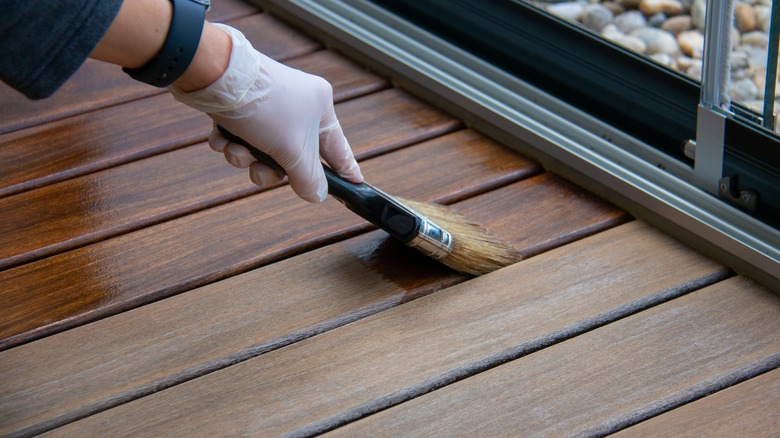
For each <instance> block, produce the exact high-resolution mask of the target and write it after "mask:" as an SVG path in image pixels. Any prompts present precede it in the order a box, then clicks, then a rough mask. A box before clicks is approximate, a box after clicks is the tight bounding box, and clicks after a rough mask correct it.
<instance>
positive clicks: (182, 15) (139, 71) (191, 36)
mask: <svg viewBox="0 0 780 438" xmlns="http://www.w3.org/2000/svg"><path fill="white" fill-rule="evenodd" d="M171 3H172V4H173V18H171V27H170V29H169V30H168V37H167V38H166V39H165V44H163V47H162V49H161V50H160V53H158V54H157V55H156V56H155V57H154V58H153V59H152V60H151V61H149V62H148V63H146V65H144V66H143V67H139V68H127V67H125V68H123V69H122V70H123V71H124V72H125V73H127V74H129V75H130V77H131V78H133V79H135V80H137V81H141V82H145V83H147V84H149V85H154V86H155V87H167V86H168V85H170V84H172V83H174V82H175V81H176V79H179V77H181V75H182V74H184V71H185V70H187V67H189V65H190V63H191V62H192V58H194V57H195V52H196V51H197V50H198V43H200V36H201V33H202V32H203V22H204V21H205V19H206V11H207V10H209V8H211V1H210V0H171Z"/></svg>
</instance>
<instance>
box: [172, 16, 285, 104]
mask: <svg viewBox="0 0 780 438" xmlns="http://www.w3.org/2000/svg"><path fill="white" fill-rule="evenodd" d="M214 25H215V26H217V27H219V28H220V29H221V30H222V31H224V32H225V33H227V34H228V35H230V38H231V40H232V43H233V44H232V45H233V47H232V49H231V52H230V63H229V64H228V68H227V69H226V70H225V73H223V74H222V76H221V77H220V78H219V79H217V80H216V81H215V82H214V83H213V84H211V85H209V86H208V87H206V88H203V89H201V90H197V91H193V92H190V93H186V92H184V91H182V90H180V89H178V88H177V87H176V86H174V85H171V86H169V87H168V90H169V91H170V92H171V94H172V95H173V97H174V99H176V100H178V101H179V102H182V103H184V104H185V105H188V106H190V107H192V108H195V109H196V110H198V111H202V112H204V113H208V114H213V113H222V112H226V111H231V110H234V109H236V108H239V107H241V106H243V105H244V104H245V103H246V102H249V101H253V100H257V99H258V98H262V96H258V94H259V93H260V94H262V93H263V92H264V91H263V90H262V89H263V88H265V89H267V88H268V87H258V84H263V83H265V84H268V83H269V81H270V77H269V74H268V72H267V70H266V69H265V68H264V67H263V61H264V60H265V59H270V58H267V57H266V56H265V55H263V54H261V53H259V52H258V51H256V50H255V49H254V48H253V47H252V44H251V43H250V42H249V41H248V40H247V39H246V37H244V34H242V33H241V32H240V31H238V30H237V29H235V28H233V27H230V26H227V25H224V24H219V23H215V24H214ZM264 58H265V59H264ZM262 76H266V78H267V79H266V80H264V79H263V78H262ZM253 88H254V89H253ZM250 90H252V93H251V94H252V98H251V99H246V97H247V94H248V93H249V91H250Z"/></svg>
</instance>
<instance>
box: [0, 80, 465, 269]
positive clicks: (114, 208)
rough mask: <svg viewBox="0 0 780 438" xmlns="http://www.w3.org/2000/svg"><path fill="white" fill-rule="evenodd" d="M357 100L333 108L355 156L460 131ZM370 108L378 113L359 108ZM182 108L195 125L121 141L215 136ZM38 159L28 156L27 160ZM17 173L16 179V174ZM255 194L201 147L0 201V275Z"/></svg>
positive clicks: (432, 116) (378, 101)
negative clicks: (195, 134)
mask: <svg viewBox="0 0 780 438" xmlns="http://www.w3.org/2000/svg"><path fill="white" fill-rule="evenodd" d="M362 99H366V100H367V102H358V101H354V102H347V103H344V104H339V105H337V109H336V111H337V112H338V113H339V114H341V115H342V117H341V122H342V123H343V125H344V129H345V132H346V133H347V135H349V137H350V139H351V140H352V147H353V150H354V152H355V154H356V156H357V157H358V159H363V158H364V157H367V156H373V155H377V154H378V153H379V152H381V151H386V150H388V149H392V148H398V147H401V146H404V142H405V141H406V142H409V143H414V142H417V141H419V140H420V139H424V138H431V137H434V136H436V135H439V134H441V133H442V132H445V131H446V130H447V129H452V128H454V127H456V126H457V124H458V122H456V121H454V120H453V119H450V118H449V117H446V116H445V115H444V114H442V113H441V112H439V111H436V110H433V109H432V108H431V107H429V106H427V105H423V104H421V103H420V102H419V101H416V100H414V99H411V98H409V96H408V95H406V94H403V93H401V92H399V91H397V90H388V91H387V92H383V93H377V94H374V95H372V96H367V97H364V98H362ZM172 105H174V106H172V107H171V108H169V109H171V110H172V113H167V112H165V113H163V114H169V115H170V114H176V113H177V111H176V109H179V108H177V107H176V106H175V104H172ZM372 105H373V106H374V107H375V108H376V110H374V111H371V112H369V113H365V112H364V111H363V108H365V107H367V106H372ZM184 110H185V111H181V112H180V113H182V114H192V119H191V120H192V122H193V123H192V125H187V124H184V123H181V124H180V123H177V122H176V120H173V121H171V122H168V121H166V120H165V119H164V118H163V117H162V116H163V114H160V115H161V117H160V118H159V119H157V120H156V121H157V122H158V123H160V124H161V125H157V126H159V128H157V126H155V128H157V129H153V128H152V125H151V123H152V120H147V122H148V123H149V124H148V125H147V127H146V129H142V128H141V125H139V124H134V125H133V126H128V125H127V124H126V125H125V128H124V129H126V130H127V132H128V133H130V132H134V133H135V132H137V133H139V134H140V138H138V137H129V138H128V137H126V138H125V140H126V141H127V142H129V143H132V144H133V145H134V146H136V147H137V148H140V149H142V150H145V151H147V152H148V151H151V150H159V149H163V148H166V147H167V145H168V143H167V142H165V143H163V144H162V145H160V144H159V143H158V142H159V141H160V139H158V138H157V134H158V133H160V134H161V135H166V134H167V135H168V136H170V137H168V138H170V139H171V141H175V139H177V138H181V137H183V135H182V134H180V133H179V132H180V131H178V130H177V131H172V130H170V129H168V128H170V127H171V125H176V127H177V128H178V129H185V128H190V129H189V130H188V132H190V133H192V132H198V133H199V134H205V133H206V132H208V131H209V130H210V129H211V124H210V123H209V122H208V121H206V120H203V119H204V117H205V116H202V115H200V114H198V113H196V112H191V111H187V110H186V108H184ZM146 119H147V117H144V120H146ZM139 122H140V121H139ZM372 122H373V123H372ZM115 123H116V120H115V119H114V118H111V119H109V120H108V121H107V122H106V125H105V126H106V128H107V129H106V131H105V136H99V137H98V138H97V139H96V140H93V141H89V139H86V138H85V139H84V141H83V142H74V141H73V138H72V137H70V136H68V137H67V138H66V139H62V138H61V139H60V141H63V142H64V144H65V145H68V144H73V143H78V144H79V146H80V147H83V148H85V149H87V150H99V143H100V140H103V139H108V138H113V137H114V136H116V135H117V134H119V135H121V132H120V133H117V132H116V131H117V130H116V129H110V128H109V127H110V126H113V125H114V124H115ZM387 123H392V124H393V125H394V129H393V130H392V131H376V129H375V128H376V127H382V126H384V125H385V124H387ZM95 124H96V123H95V122H92V123H87V124H84V127H83V129H82V132H83V134H84V135H85V136H87V135H95V132H94V131H93V130H89V129H88V127H89V126H94V125H95ZM196 124H197V126H195V125H196ZM69 132H73V130H72V129H71V130H70V131H69ZM353 134H354V135H353ZM199 137H200V136H199ZM27 138H29V139H31V140H37V139H38V138H39V137H35V136H32V137H27ZM53 150H58V149H57V148H55V149H53ZM35 158H36V157H32V156H30V157H29V161H33V160H34V159H35ZM92 162H93V163H94V161H92ZM19 172H20V173H22V169H21V168H19ZM253 188H254V186H253V185H251V184H250V183H249V178H248V177H247V175H246V171H245V170H240V169H235V168H232V167H231V166H229V165H228V164H227V163H225V162H224V158H223V157H222V156H221V155H219V154H216V153H214V152H213V151H211V149H210V148H209V147H208V146H207V145H205V144H201V145H196V146H193V147H188V148H184V149H182V150H177V151H174V152H170V153H166V154H161V155H156V156H153V157H150V158H147V159H145V160H141V161H136V162H132V163H129V164H127V165H123V166H118V167H114V168H109V169H107V170H104V171H102V172H96V173H91V174H88V175H85V176H81V177H77V178H73V179H70V180H67V181H62V182H60V183H57V184H53V185H49V186H45V187H42V188H40V189H36V190H30V191H27V192H23V193H19V194H17V195H15V196H10V197H6V198H2V199H0V211H2V212H3V218H4V220H3V222H2V223H0V269H5V268H8V267H12V266H17V265H19V264H21V263H26V262H29V261H32V260H36V259H39V258H42V257H46V256H49V255H52V254H56V253H60V252H63V251H66V250H68V249H73V248H77V247H79V246H83V245H85V244H88V243H92V242H96V241H99V240H102V239H105V238H107V237H110V236H113V235H117V234H119V233H123V232H127V231H129V230H133V229H138V228H141V227H143V226H147V225H150V224H154V223H157V222H161V221H163V220H168V219H171V218H173V217H177V216H180V215H182V214H185V213H188V212H192V211H196V210H199V209H203V208H208V207H211V206H215V205H217V204H219V203H223V202H226V201H227V200H230V199H235V198H237V197H239V196H244V195H246V194H249V193H251V192H252V191H255V190H253Z"/></svg>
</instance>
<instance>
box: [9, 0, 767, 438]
mask: <svg viewBox="0 0 780 438" xmlns="http://www.w3.org/2000/svg"><path fill="white" fill-rule="evenodd" d="M215 3H216V4H215V7H214V8H213V10H212V11H211V12H210V13H209V14H210V15H209V19H210V20H212V21H226V22H228V23H230V24H232V25H234V26H236V27H238V28H239V29H241V30H242V31H244V32H245V33H246V34H247V36H248V37H249V38H250V40H252V42H253V44H254V45H255V47H256V48H258V49H259V50H261V51H263V52H265V53H267V54H268V55H269V56H272V57H274V58H276V59H279V60H282V61H284V62H286V63H288V64H290V65H292V66H295V67H297V68H301V69H303V70H306V71H309V72H312V73H315V74H319V75H322V76H324V77H326V78H327V79H328V80H330V81H331V82H332V84H333V85H334V88H335V96H336V100H337V106H336V112H337V114H338V115H339V118H340V120H341V122H342V125H343V126H344V129H345V132H346V134H347V136H348V138H349V140H350V143H351V145H352V146H353V149H354V150H355V152H356V155H357V156H358V158H359V160H360V161H361V165H362V168H363V173H364V174H365V175H366V178H367V179H368V180H369V181H370V182H371V183H373V184H374V185H376V186H378V187H381V188H383V189H384V190H386V191H388V192H390V193H392V194H394V195H398V196H404V197H407V198H412V199H416V200H421V201H429V202H439V203H445V204H451V205H453V208H455V209H456V210H457V211H459V212H462V213H463V214H465V215H466V216H468V217H469V218H471V219H474V220H475V221H477V222H479V223H481V224H483V225H484V226H485V227H486V228H488V229H489V230H491V231H492V232H494V233H495V234H497V235H499V236H500V237H501V238H503V239H505V240H506V241H508V242H511V243H512V244H513V245H514V246H515V247H516V248H517V249H518V250H519V251H521V252H522V253H523V255H524V256H525V257H526V259H525V260H524V261H522V262H520V263H518V264H516V265H514V266H510V267H508V268H506V269H503V270H500V271H497V272H495V273H493V274H489V275H486V276H483V277H479V278H469V277H467V276H463V275H460V274H457V273H454V272H452V271H449V270H448V269H446V268H444V267H442V266H441V265H439V264H437V263H436V262H433V261H431V260H429V259H427V258H425V257H422V256H420V255H418V254H417V253H416V252H414V251H413V250H410V249H408V248H406V247H403V246H402V245H400V244H397V243H396V242H394V241H391V240H388V238H387V237H386V235H385V234H384V233H383V232H381V231H377V230H374V229H372V228H371V227H370V226H368V224H366V223H365V222H363V221H362V220H361V219H360V218H358V217H357V216H355V215H353V214H352V213H350V212H349V211H347V210H346V209H345V208H343V207H342V206H341V205H340V204H339V203H337V202H335V201H333V200H328V201H326V202H325V203H323V204H321V205H310V204H307V203H305V202H303V201H301V200H299V199H298V198H296V197H295V195H294V194H293V192H292V191H291V190H290V189H289V188H288V187H276V188H273V189H269V190H260V189H258V188H257V187H255V186H253V185H251V184H250V183H249V181H248V178H247V176H246V173H245V171H241V170H238V169H235V168H233V167H231V166H229V165H228V164H227V163H225V161H224V159H223V158H222V157H220V156H219V155H218V154H216V153H214V152H212V151H211V150H210V149H209V147H208V146H207V144H206V143H205V141H206V136H207V134H208V132H209V130H210V128H211V125H210V121H209V119H208V118H207V117H206V116H204V115H202V114H199V113H197V112H195V111H192V110H190V109H189V108H186V107H184V106H183V105H179V104H177V103H175V102H174V101H173V99H172V98H171V97H170V96H169V95H168V94H167V93H164V92H162V90H156V89H152V88H149V87H146V86H144V85H141V84H138V83H135V82H133V81H132V80H130V79H129V78H127V77H125V76H124V75H123V74H122V73H121V71H119V69H116V68H108V67H106V66H103V65H100V64H99V63H95V62H88V63H87V64H86V65H85V66H84V68H82V69H81V70H80V72H79V73H78V74H77V75H76V77H74V78H73V79H72V80H71V81H70V82H69V83H68V84H67V85H66V87H65V88H64V89H63V90H61V91H60V92H58V94H57V95H56V96H55V97H53V98H51V99H49V100H46V101H41V102H29V101H26V100H24V98H22V97H21V95H19V94H16V93H15V92H13V91H11V90H9V89H7V88H2V89H1V90H0V95H2V106H1V107H0V160H1V161H2V163H3V166H2V170H1V171H0V212H2V213H0V214H2V220H1V221H0V230H1V232H0V296H1V297H2V317H0V318H1V319H0V350H2V351H0V435H2V436H28V435H36V434H40V433H44V432H46V435H50V436H74V437H85V436H95V437H98V436H101V437H102V436H155V437H156V436H269V435H270V436H274V435H283V434H289V435H315V434H320V433H326V434H328V435H332V436H377V435H379V436H432V435H439V436H452V435H461V436H533V435H539V436H563V435H603V434H610V433H617V435H618V436H621V437H622V436H680V435H696V434H705V435H706V434H711V435H715V436H778V434H780V410H778V406H780V371H779V370H778V367H780V336H779V335H778V333H780V296H778V295H776V294H774V293H772V292H770V291H768V290H766V289H764V288H762V287H760V286H759V285H757V284H756V283H754V282H753V281H751V280H750V279H747V278H744V277H742V276H739V275H736V274H735V273H733V272H732V271H731V270H730V269H729V268H728V267H726V266H723V265H722V264H720V263H718V262H715V261H713V260H711V259H709V258H707V257H704V256H702V255H700V254H698V253H697V252H695V251H693V250H692V249H690V248H688V247H686V246H684V245H682V244H680V243H679V242H677V241H675V240H674V239H672V238H670V237H668V236H666V235H665V234H664V233H662V232H660V231H658V230H656V229H654V228H652V227H651V226H649V225H648V224H646V223H643V222H642V221H639V220H635V219H633V218H632V217H630V216H629V215H628V214H626V213H625V212H623V211H621V210H619V209H617V208H615V207H613V206H611V205H609V204H608V203H605V202H603V201H602V200H600V199H598V198H596V197H594V196H593V195H591V194H589V193H587V192H584V191H583V190H581V189H579V188H577V187H575V186H573V185H571V184H570V183H567V182H566V181H565V180H564V179H562V178H561V177H558V176H554V175H551V174H549V173H546V172H545V171H544V169H542V168H541V167H540V166H539V165H538V164H536V163H534V162H531V161H529V160H527V159H525V158H523V157H521V156H519V155H518V154H517V153H515V152H513V151H511V150H509V149H507V148H505V147H503V146H501V145H499V144H497V143H495V142H493V141H491V140H489V139H488V138H486V137H484V136H482V135H481V134H479V133H477V132H474V131H472V130H470V129H467V128H466V127H465V126H464V125H463V124H462V123H461V122H460V121H459V120H456V119H454V118H452V117H450V116H448V115H447V114H446V113H445V112H443V111H441V110H439V109H436V108H433V107H431V106H430V105H428V104H426V103H424V102H422V101H420V100H419V99H417V98H415V97H413V96H411V95H410V94H408V93H406V92H404V91H403V90H400V89H397V88H394V87H393V86H392V85H391V84H390V83H389V82H388V81H387V80H385V79H383V78H381V77H379V76H377V75H375V74H373V73H371V72H369V71H367V70H366V69H364V68H362V67H361V66H359V65H356V64H355V63H353V62H351V61H349V60H348V59H346V58H344V57H342V56H340V55H339V54H337V53H333V52H332V51H329V50H326V49H325V48H323V47H322V46H321V45H320V44H319V43H318V42H316V41H313V40H311V39H309V38H308V37H306V36H304V34H302V33H300V32H298V31H296V30H294V29H292V28H290V27H288V26H287V25H285V24H284V23H282V22H280V21H278V20H277V19H275V18H273V17H271V16H269V15H268V14H264V13H262V12H261V11H259V10H257V9H255V8H254V7H252V6H249V5H246V4H244V3H241V2H240V1H239V0H222V1H219V2H215ZM432 156H436V157H437V159H436V160H435V165H432V164H431V163H432V161H431V160H429V159H428V158H429V157H432Z"/></svg>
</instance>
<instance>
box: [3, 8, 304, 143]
mask: <svg viewBox="0 0 780 438" xmlns="http://www.w3.org/2000/svg"><path fill="white" fill-rule="evenodd" d="M257 12H258V10H257V8H256V7H254V6H251V5H248V4H246V3H244V2H241V1H238V0H220V1H219V2H215V5H214V7H213V8H212V10H211V11H209V13H208V17H207V18H208V19H209V20H211V21H214V22H224V21H229V22H231V24H233V23H234V22H237V23H238V25H241V22H242V21H241V20H237V19H240V18H242V17H245V16H247V15H252V14H255V15H260V16H263V17H262V18H260V20H262V21H263V22H264V23H265V24H267V28H268V35H267V37H266V38H264V39H262V40H261V39H255V40H252V43H253V45H255V47H257V48H258V49H260V50H263V51H264V53H266V54H267V55H268V56H271V57H274V58H277V59H286V58H289V57H291V56H295V54H300V53H301V43H302V42H304V39H303V38H302V36H301V34H300V33H299V32H296V31H293V30H292V29H290V28H288V27H286V26H285V25H283V24H282V23H280V22H279V21H278V20H276V19H274V18H272V17H270V16H269V15H267V14H257ZM236 20H237V21H236ZM290 37H292V38H293V39H292V40H291V39H290ZM305 47H306V48H307V49H306V50H310V48H311V47H313V42H312V41H311V40H306V41H305ZM162 92H163V90H160V89H157V88H152V87H149V86H147V85H144V84H141V83H139V82H136V81H134V80H132V79H130V77H128V76H127V75H126V74H124V73H122V71H121V70H120V69H119V68H117V67H116V66H112V65H108V64H105V63H101V62H97V61H92V60H88V61H87V62H86V64H85V65H84V66H82V67H81V68H80V69H79V70H78V71H77V72H76V73H75V74H74V75H73V76H72V77H71V78H70V79H69V80H68V81H67V82H66V83H65V84H64V85H63V86H62V88H60V89H59V90H57V92H56V93H55V94H54V95H53V96H52V97H50V98H48V99H45V100H37V101H31V100H29V99H27V98H26V97H24V96H23V95H22V94H21V93H19V92H17V91H15V90H13V89H11V88H10V87H8V86H7V85H5V84H0V99H2V101H3V105H2V106H0V133H5V132H10V131H14V130H17V129H22V128H25V127H29V126H34V125H37V124H41V123H45V122H50V121H53V120H58V119H61V118H63V117H68V116H72V115H75V114H80V113H84V112H87V111H93V110H97V109H101V108H106V107H109V106H111V105H115V104H120V103H123V102H129V101H132V100H134V99H139V98H143V97H148V96H152V95H155V94H160V93H162Z"/></svg>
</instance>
